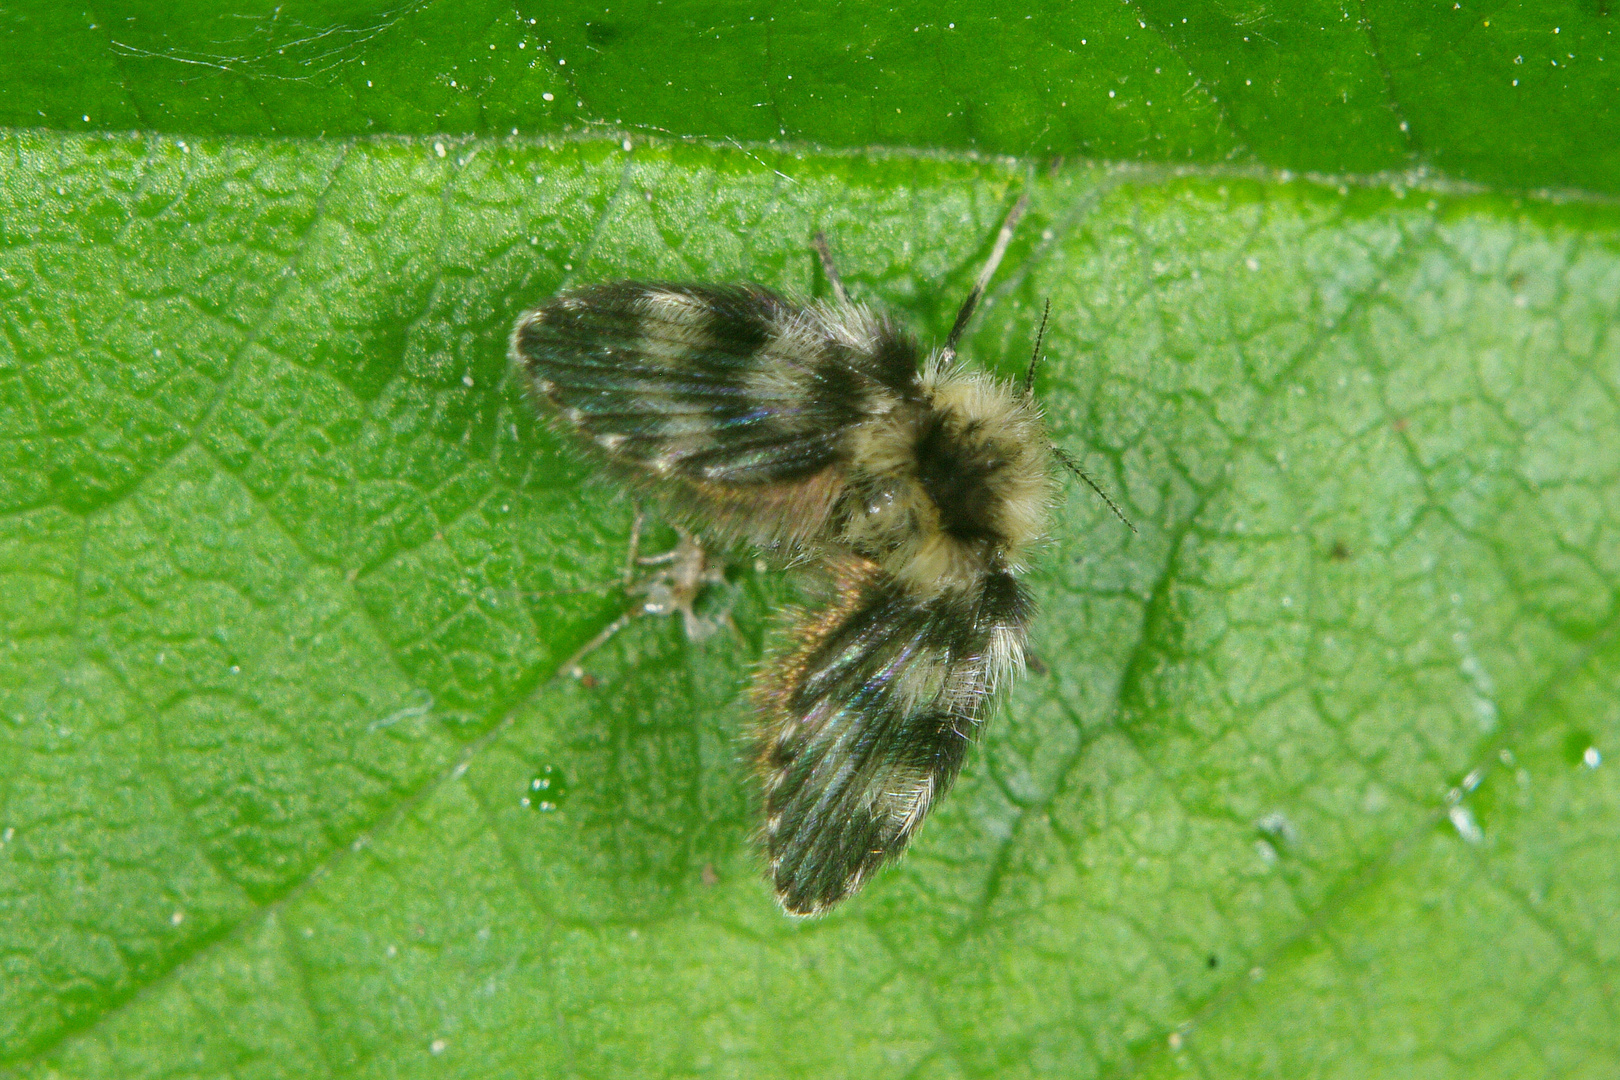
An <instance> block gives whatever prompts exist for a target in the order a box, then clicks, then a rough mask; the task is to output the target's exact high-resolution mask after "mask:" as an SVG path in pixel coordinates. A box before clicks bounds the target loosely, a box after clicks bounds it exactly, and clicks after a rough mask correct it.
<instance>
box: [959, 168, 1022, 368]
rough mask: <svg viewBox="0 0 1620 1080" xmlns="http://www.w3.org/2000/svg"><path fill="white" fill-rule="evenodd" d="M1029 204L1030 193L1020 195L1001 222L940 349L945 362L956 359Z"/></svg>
mask: <svg viewBox="0 0 1620 1080" xmlns="http://www.w3.org/2000/svg"><path fill="white" fill-rule="evenodd" d="M1027 206H1029V195H1028V194H1024V195H1020V196H1018V201H1017V202H1015V203H1013V208H1012V209H1011V210H1009V211H1008V212H1007V218H1006V220H1005V221H1003V222H1002V223H1001V231H1000V232H998V233H997V234H996V242H995V244H994V246H992V247H991V248H990V257H989V258H988V259H986V260H985V261H984V269H983V270H980V271H979V280H977V281H975V282H974V283H973V291H972V292H970V293H968V298H967V299H966V300H964V301H963V302H962V309H961V310H960V311H958V312H957V313H956V322H955V324H954V325H953V326H952V327H951V334H950V336H949V337H947V338H946V339H945V347H944V348H943V349H941V350H940V358H941V360H942V361H943V362H944V363H947V364H948V363H950V362H951V361H952V360H954V359H956V343H957V342H958V341H960V340H961V339H962V331H964V330H966V329H967V324H968V320H969V319H971V318H972V317H973V309H974V308H976V307H978V306H979V297H981V296H983V295H984V287H985V286H986V285H988V284H990V275H992V274H994V273H995V272H996V267H998V266H1000V265H1001V260H1002V258H1003V256H1005V255H1006V254H1007V245H1008V244H1011V243H1012V238H1013V230H1014V229H1015V228H1017V227H1018V219H1019V218H1021V217H1023V216H1024V209H1025V208H1026V207H1027Z"/></svg>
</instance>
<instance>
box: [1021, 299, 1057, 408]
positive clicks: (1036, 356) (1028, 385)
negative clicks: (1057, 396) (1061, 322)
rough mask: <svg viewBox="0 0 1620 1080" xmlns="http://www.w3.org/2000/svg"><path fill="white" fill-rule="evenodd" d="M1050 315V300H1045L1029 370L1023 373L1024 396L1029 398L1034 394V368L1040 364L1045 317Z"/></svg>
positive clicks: (1044, 332)
mask: <svg viewBox="0 0 1620 1080" xmlns="http://www.w3.org/2000/svg"><path fill="white" fill-rule="evenodd" d="M1050 314H1052V300H1051V298H1050V297H1048V298H1047V301H1046V306H1045V307H1043V308H1042V309H1041V326H1040V329H1038V330H1036V331H1035V351H1034V352H1032V353H1030V354H1029V370H1028V371H1026V372H1024V396H1025V397H1029V396H1030V395H1031V394H1033V393H1034V392H1035V368H1036V367H1037V366H1039V364H1040V362H1041V341H1042V340H1043V339H1045V337H1046V317H1047V316H1048V315H1050Z"/></svg>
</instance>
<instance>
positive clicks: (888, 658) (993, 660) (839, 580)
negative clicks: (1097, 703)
mask: <svg viewBox="0 0 1620 1080" xmlns="http://www.w3.org/2000/svg"><path fill="white" fill-rule="evenodd" d="M829 568H830V570H831V571H832V574H833V580H834V587H835V590H836V591H835V598H834V600H833V602H832V603H831V604H830V605H829V606H828V607H827V608H825V609H824V610H822V611H820V612H813V613H809V614H807V615H806V617H805V618H804V620H803V622H802V623H801V624H800V625H799V626H798V628H797V629H796V631H795V635H794V636H795V640H794V642H793V645H792V647H791V648H789V649H788V650H787V651H786V652H785V653H784V654H783V655H782V656H780V657H778V658H777V659H776V660H775V661H774V662H773V664H772V665H771V666H770V667H768V668H767V669H766V670H765V671H763V672H762V673H761V676H760V679H759V682H758V685H757V688H756V691H755V696H756V699H757V704H758V706H759V711H760V717H761V722H760V728H759V730H758V732H757V733H756V744H755V764H756V768H757V770H758V773H759V779H760V783H761V787H762V789H763V800H764V811H765V828H764V842H765V846H766V851H767V857H768V859H769V861H770V872H771V875H772V877H773V878H774V880H775V885H776V890H777V896H778V899H779V900H780V901H781V903H782V906H783V907H784V908H785V909H786V910H787V911H789V912H790V913H792V914H796V915H814V914H817V913H819V912H821V911H824V910H825V909H826V908H828V907H829V906H831V905H832V904H835V903H837V902H838V901H839V900H841V899H843V898H844V897H845V896H848V895H849V894H850V893H852V892H854V891H855V890H856V889H857V888H859V887H860V885H861V883H862V881H863V880H864V879H865V878H866V877H867V875H868V874H870V873H871V872H872V871H873V870H874V869H876V868H877V867H878V866H880V865H882V864H883V863H884V862H886V861H887V860H889V859H891V858H893V857H894V856H895V855H897V854H899V853H900V851H902V850H903V849H904V848H905V846H906V844H907V843H908V842H909V841H910V840H911V836H912V834H913V832H915V831H916V828H917V826H918V825H919V824H920V823H921V821H922V819H923V817H924V815H925V814H927V813H928V810H929V808H930V806H932V805H933V802H934V800H935V799H937V798H939V797H940V796H941V795H943V794H944V793H945V792H946V791H947V790H949V788H950V786H951V783H952V782H953V781H954V780H955V779H956V776H957V774H958V773H959V772H960V771H961V768H962V763H963V761H964V759H965V757H966V754H967V748H968V744H969V743H970V742H971V741H972V740H974V739H975V738H976V737H977V735H978V733H979V730H980V728H981V727H982V726H983V723H984V721H985V719H986V717H987V716H988V714H989V710H990V708H991V704H992V702H993V700H994V695H995V692H996V690H997V689H998V687H1000V686H1002V685H1004V684H1005V683H1006V682H1007V680H1008V678H1009V677H1010V676H1011V674H1012V673H1013V672H1014V671H1015V670H1017V669H1018V668H1020V667H1021V666H1022V662H1023V648H1024V641H1025V634H1026V629H1027V627H1028V624H1029V620H1030V618H1031V616H1032V615H1033V604H1032V602H1031V600H1030V598H1029V596H1028V594H1027V592H1026V591H1025V590H1024V589H1023V587H1022V586H1021V585H1019V584H1018V582H1017V581H1016V580H1015V579H1014V578H1013V577H1012V576H1011V575H1010V574H1007V573H991V574H988V575H987V576H986V577H985V578H984V579H983V581H982V585H981V587H979V588H977V589H967V590H951V591H947V592H943V593H936V594H933V595H931V596H928V597H918V596H915V595H914V594H912V593H911V592H909V591H908V590H907V589H906V588H905V587H903V586H902V585H901V584H900V583H899V582H897V581H895V580H894V579H892V578H890V577H889V576H888V575H886V574H885V573H883V571H882V570H881V569H879V568H878V567H877V566H876V564H874V563H872V562H870V561H868V560H865V559H861V558H857V557H846V558H842V559H838V560H835V561H834V562H833V563H832V564H831V565H830V567H829Z"/></svg>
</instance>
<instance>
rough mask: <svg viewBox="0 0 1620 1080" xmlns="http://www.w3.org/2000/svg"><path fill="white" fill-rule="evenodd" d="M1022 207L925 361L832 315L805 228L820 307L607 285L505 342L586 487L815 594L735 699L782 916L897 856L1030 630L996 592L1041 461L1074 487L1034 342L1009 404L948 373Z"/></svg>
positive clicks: (1034, 514)
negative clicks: (745, 548)
mask: <svg viewBox="0 0 1620 1080" xmlns="http://www.w3.org/2000/svg"><path fill="white" fill-rule="evenodd" d="M1025 204H1026V199H1024V198H1020V199H1019V200H1018V202H1017V204H1016V205H1015V206H1014V207H1013V208H1012V210H1011V212H1009V213H1008V215H1007V218H1006V220H1005V221H1004V222H1003V224H1002V226H1001V229H1000V231H999V232H998V233H997V235H996V238H995V242H994V244H993V245H992V248H991V251H990V256H989V258H988V259H987V260H986V263H985V266H984V268H983V270H982V271H981V272H980V274H979V277H978V280H977V281H976V282H975V284H974V286H973V290H972V292H971V293H970V294H969V295H968V298H967V300H966V301H965V302H964V303H963V304H962V306H961V309H960V310H959V312H958V313H957V316H956V322H955V324H954V325H953V326H952V327H951V331H950V334H949V336H948V337H947V338H946V340H945V344H944V345H943V346H941V347H940V348H938V349H935V350H933V351H931V352H928V353H926V354H925V353H924V352H923V350H922V348H921V346H920V345H919V344H918V342H917V340H916V339H915V338H914V337H913V336H912V335H911V334H910V333H908V332H907V331H906V330H905V329H904V328H903V327H902V326H900V325H899V324H898V323H897V322H896V321H895V320H894V318H893V317H892V316H890V315H889V314H887V313H885V312H882V311H876V310H873V309H872V308H869V307H867V306H866V305H865V304H861V303H857V302H854V301H852V300H850V298H849V296H848V294H847V293H846V292H845V289H844V286H843V282H842V280H841V278H840V277H839V275H838V272H837V270H836V269H835V268H834V266H833V261H832V258H831V255H830V253H829V252H828V249H827V244H826V241H825V239H824V238H823V237H822V236H821V235H820V234H819V233H818V234H817V236H816V238H815V245H816V249H817V251H818V253H819V254H820V256H821V261H822V265H823V268H824V269H825V271H826V275H827V280H828V283H829V285H830V287H831V290H832V293H833V299H832V300H831V301H813V300H802V299H796V298H791V297H786V296H783V295H781V294H779V293H777V292H774V291H772V290H770V289H767V288H764V287H763V286H759V285H752V284H735V285H713V284H697V283H685V284H682V283H663V282H640V281H619V282H614V283H611V284H606V285H594V286H587V287H584V288H578V289H570V290H568V291H565V292H563V293H561V294H559V295H557V296H556V297H554V298H553V299H551V300H550V301H548V302H546V303H545V304H542V305H541V306H539V307H537V308H535V309H533V310H531V311H529V312H527V313H525V314H524V315H523V316H522V317H521V318H519V319H518V321H517V325H516V326H515V327H514V328H513V331H512V338H511V356H512V360H513V362H514V363H515V364H516V365H518V366H519V367H520V368H521V370H522V371H523V372H524V374H525V375H526V378H527V383H528V386H529V388H530V391H531V392H532V394H533V395H534V397H535V398H536V400H537V401H540V402H544V403H545V404H546V406H547V407H549V408H551V409H553V410H554V411H555V413H556V415H557V416H558V417H559V418H560V422H561V424H562V425H563V426H564V427H565V428H567V429H568V430H569V431H571V432H572V433H573V434H574V435H576V436H577V437H578V439H579V440H580V442H581V444H582V445H583V446H584V447H585V448H586V450H587V451H588V452H589V453H590V454H591V455H592V456H593V457H594V458H595V459H596V460H597V461H598V462H600V463H601V464H602V465H604V466H605V467H606V468H607V469H608V470H609V471H610V472H612V473H613V474H615V475H616V476H618V477H619V478H620V479H622V480H623V481H625V482H626V483H627V484H629V485H630V486H631V487H632V488H634V489H636V490H638V491H641V492H645V493H647V494H648V495H650V496H652V497H653V498H655V499H657V500H658V501H659V502H661V503H662V504H663V506H664V507H665V508H666V509H667V510H668V511H669V512H670V513H671V514H672V516H673V517H674V519H675V520H677V521H679V522H680V523H681V524H682V525H683V526H685V527H686V528H688V529H690V530H692V531H693V532H695V533H697V534H699V535H701V536H702V537H704V538H705V539H706V540H708V541H710V542H713V543H718V544H722V545H735V544H749V545H753V546H754V547H756V548H757V549H759V550H760V551H762V552H764V553H767V554H769V555H772V556H774V557H776V558H777V559H778V560H780V561H783V562H786V563H789V564H792V565H799V566H803V565H814V566H819V567H820V568H821V569H822V571H823V574H824V577H825V579H826V581H827V582H829V583H830V590H829V598H828V599H827V600H826V601H825V602H824V603H823V604H822V605H820V606H812V607H810V608H808V609H804V610H800V611H796V612H792V613H790V615H789V617H788V620H787V621H788V624H789V629H788V631H787V633H786V643H785V645H783V646H782V647H780V648H778V649H777V650H776V651H775V653H774V655H773V656H772V657H770V658H769V659H768V660H767V661H766V663H765V664H764V666H763V667H762V668H761V669H760V671H759V673H758V676H757V678H756V680H755V687H754V695H753V696H754V702H755V705H756V708H757V712H758V718H757V722H756V726H755V730H754V733H753V740H752V741H753V746H752V750H753V760H754V767H755V772H756V774H757V778H758V782H759V788H760V798H761V803H762V808H763V817H764V824H763V828H762V842H763V846H764V849H765V855H766V858H767V860H768V863H769V866H770V874H771V877H772V879H773V881H774V883H775V887H776V892H777V897H778V899H779V900H780V902H781V904H782V907H783V908H784V909H786V910H787V911H788V912H789V913H791V914H794V915H815V914H818V913H820V912H823V911H825V910H826V909H827V908H829V907H831V906H832V905H833V904H836V903H837V902H838V901H840V900H842V899H843V898H844V897H846V896H848V895H850V894H851V893H852V892H854V891H855V890H856V889H858V888H859V887H860V886H861V883H862V882H863V881H865V880H866V878H867V877H868V876H869V875H870V874H871V873H872V871H873V870H875V869H876V868H877V867H879V866H881V865H882V864H883V863H885V862H887V861H888V860H889V859H892V858H893V857H894V856H896V855H897V854H899V853H900V852H901V851H902V850H904V849H905V847H906V844H907V843H908V842H909V841H910V839H911V836H912V834H913V833H914V832H915V831H916V829H917V826H918V825H919V824H920V823H921V822H922V820H923V818H924V816H925V815H926V814H927V813H928V811H929V809H930V807H932V806H933V804H934V803H935V802H936V801H937V800H938V799H939V797H940V796H941V795H943V794H944V793H945V792H946V791H947V790H948V789H949V788H950V786H951V783H952V782H953V781H954V780H955V779H956V776H957V774H958V773H959V772H960V771H961V769H962V764H963V761H964V760H965V758H966V755H967V749H968V745H969V744H970V743H971V742H972V741H973V740H974V739H975V738H977V736H978V734H979V732H980V730H981V728H982V727H983V725H984V723H985V721H986V719H987V718H988V716H989V714H990V711H991V708H992V706H993V703H994V701H995V698H996V695H997V693H998V692H999V691H1001V690H1002V689H1003V688H1005V687H1006V686H1007V684H1008V683H1009V682H1010V680H1011V679H1012V677H1013V675H1014V674H1015V673H1016V672H1018V671H1019V670H1021V669H1022V668H1023V666H1024V663H1025V644H1026V639H1027V632H1028V628H1029V625H1030V621H1031V619H1032V618H1033V616H1034V613H1035V611H1034V603H1033V601H1032V600H1031V597H1030V594H1029V591H1028V590H1027V588H1026V587H1025V586H1024V585H1023V584H1022V582H1021V581H1020V575H1022V574H1023V573H1024V571H1025V568H1026V566H1025V559H1026V557H1027V555H1028V553H1029V552H1030V550H1031V549H1032V547H1033V545H1035V544H1036V543H1037V542H1038V541H1039V540H1040V539H1042V537H1043V536H1044V535H1045V533H1046V527H1047V518H1048V515H1049V513H1050V510H1051V508H1052V505H1053V503H1054V502H1055V500H1056V498H1057V483H1056V479H1055V476H1054V465H1055V464H1060V465H1064V466H1067V467H1068V468H1070V469H1073V470H1074V471H1075V472H1076V473H1078V474H1079V475H1081V476H1082V477H1084V474H1083V473H1079V470H1078V468H1076V467H1075V466H1074V464H1073V462H1071V461H1070V460H1069V459H1068V457H1067V455H1065V454H1063V453H1062V451H1060V450H1058V449H1057V448H1056V447H1053V446H1052V445H1051V444H1050V443H1049V442H1048V440H1047V437H1046V429H1045V425H1044V423H1043V420H1042V416H1041V410H1040V407H1039V406H1038V405H1037V403H1036V402H1035V399H1034V395H1033V393H1032V390H1033V384H1034V378H1035V369H1036V365H1037V363H1038V362H1039V359H1040V342H1039V339H1037V342H1036V346H1035V350H1034V353H1033V355H1032V357H1031V360H1030V363H1029V368H1028V370H1027V372H1026V374H1025V376H1024V378H1023V380H1022V381H1021V382H1020V383H1016V384H1014V383H1009V382H1004V381H1001V380H999V379H996V378H994V377H992V376H991V375H989V374H987V373H985V372H981V371H975V370H972V369H969V368H966V367H965V366H963V365H962V364H961V363H959V361H958V358H957V345H958V343H959V341H960V339H961V336H962V333H963V331H964V330H965V329H966V327H967V324H968V320H969V318H970V317H971V316H972V314H973V311H974V308H975V307H976V306H977V304H978V301H979V298H980V296H981V295H982V293H983V292H984V288H985V286H986V284H987V283H988V282H989V280H990V277H991V275H992V274H993V273H994V272H995V270H996V267H997V265H998V264H999V263H1000V262H1001V259H1002V257H1003V256H1004V255H1005V254H1006V251H1007V246H1008V244H1009V243H1010V242H1011V240H1012V235H1013V229H1014V227H1015V225H1016V224H1017V221H1018V218H1019V217H1020V216H1021V215H1022V213H1023V211H1024V207H1025ZM1044 326H1045V321H1044V318H1043V320H1042V327H1043V330H1044ZM1086 479H1087V482H1088V483H1090V480H1089V478H1086ZM1092 487H1093V488H1094V489H1095V487H1096V485H1095V484H1093V485H1092ZM1099 494H1100V491H1099ZM1104 498H1105V499H1106V498H1107V496H1106V495H1105V496H1104ZM1109 506H1110V507H1112V508H1114V510H1115V512H1116V513H1118V508H1117V507H1114V504H1113V503H1112V501H1109ZM1122 517H1123V515H1122Z"/></svg>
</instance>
